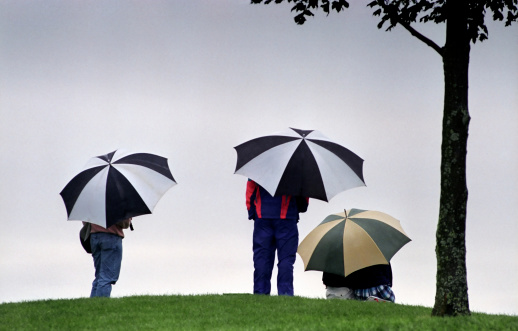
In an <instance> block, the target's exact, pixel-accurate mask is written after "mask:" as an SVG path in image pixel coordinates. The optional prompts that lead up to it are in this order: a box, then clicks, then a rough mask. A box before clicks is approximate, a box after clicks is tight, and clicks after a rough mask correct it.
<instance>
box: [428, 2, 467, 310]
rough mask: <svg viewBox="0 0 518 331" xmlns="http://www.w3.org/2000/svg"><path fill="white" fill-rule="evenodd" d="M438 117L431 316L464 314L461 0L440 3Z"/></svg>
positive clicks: (463, 18) (464, 103)
mask: <svg viewBox="0 0 518 331" xmlns="http://www.w3.org/2000/svg"><path fill="white" fill-rule="evenodd" d="M446 6H447V7H446V9H447V12H448V14H447V15H448V16H447V23H446V44H445V46H444V53H443V65H444V115H443V116H444V117H443V132H442V146H441V153H442V158H441V199H440V211H439V222H438V225H437V234H436V240H437V243H436V249H435V251H436V256H437V280H436V286H437V288H436V294H435V305H434V307H433V310H432V316H456V315H469V314H470V311H469V302H468V282H467V274H466V241H465V235H466V205H467V201H468V189H467V186H466V154H467V143H468V128H469V121H470V116H469V112H468V67H469V52H470V40H469V38H468V35H467V1H465V0H450V1H448V2H447V4H446Z"/></svg>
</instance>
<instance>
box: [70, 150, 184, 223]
mask: <svg viewBox="0 0 518 331" xmlns="http://www.w3.org/2000/svg"><path fill="white" fill-rule="evenodd" d="M174 185H176V181H175V180H174V178H173V175H172V174H171V171H170V170H169V166H168V164H167V159H166V158H164V157H161V156H158V155H154V154H148V153H134V154H128V153H125V152H123V151H121V150H116V151H114V152H111V153H108V154H106V155H101V156H97V157H94V158H92V159H90V160H89V161H88V163H87V164H86V166H85V169H84V170H83V171H82V172H81V173H79V174H78V175H77V176H75V177H74V178H73V179H72V180H71V181H70V182H69V183H68V184H67V185H66V186H65V188H64V189H63V190H62V191H61V193H60V194H61V197H62V198H63V201H64V202H65V207H66V209H67V213H68V220H69V221H70V220H78V221H86V222H90V223H94V224H98V225H100V226H102V227H105V228H107V227H110V226H111V225H113V224H116V223H118V222H119V221H122V220H124V219H127V218H130V217H134V216H139V215H144V214H151V212H152V211H153V209H154V208H155V205H156V204H157V202H158V200H160V198H161V197H162V196H163V195H164V194H165V192H166V191H167V190H168V189H170V188H171V187H173V186H174Z"/></svg>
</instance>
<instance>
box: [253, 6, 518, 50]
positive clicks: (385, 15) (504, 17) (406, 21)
mask: <svg viewBox="0 0 518 331" xmlns="http://www.w3.org/2000/svg"><path fill="white" fill-rule="evenodd" d="M272 1H273V0H251V3H253V4H258V3H264V4H266V5H267V4H269V3H271V2H272ZM455 1H458V0H455ZM282 2H284V0H275V3H277V4H278V3H282ZM286 2H288V3H291V2H292V3H294V6H293V7H292V9H291V11H295V12H297V13H298V14H297V15H296V16H295V17H294V20H295V22H296V23H297V24H304V23H305V22H306V20H307V18H306V17H310V16H314V13H313V11H314V10H318V9H319V8H321V9H322V10H323V11H324V12H325V13H326V14H328V15H329V12H330V11H332V10H334V11H336V12H340V11H342V10H344V9H345V8H348V7H349V3H348V2H347V1H346V0H335V1H330V0H286ZM446 4H447V1H446V0H428V1H426V0H374V1H371V2H370V3H369V4H368V6H369V7H371V8H373V9H375V10H374V12H373V15H374V16H380V22H379V24H378V28H380V29H381V28H382V27H383V26H384V25H385V23H388V27H387V31H390V30H392V29H393V28H394V27H395V26H396V25H397V24H401V25H403V26H408V25H410V24H411V23H415V22H421V23H427V22H434V23H445V22H446V20H447V14H446V13H447V10H446ZM467 4H468V6H467V8H468V9H467V10H468V13H467V14H468V17H469V20H468V32H469V38H470V40H471V41H472V42H473V43H474V42H476V41H477V40H478V41H484V40H485V39H487V38H488V34H489V32H488V30H487V26H486V24H485V17H486V12H487V11H491V12H492V17H493V20H495V21H505V25H506V26H509V25H511V24H512V23H513V22H516V21H517V20H518V0H468V1H467Z"/></svg>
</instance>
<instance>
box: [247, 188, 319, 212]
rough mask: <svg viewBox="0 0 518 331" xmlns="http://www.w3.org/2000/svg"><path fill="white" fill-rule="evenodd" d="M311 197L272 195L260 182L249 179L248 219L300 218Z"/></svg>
mask: <svg viewBox="0 0 518 331" xmlns="http://www.w3.org/2000/svg"><path fill="white" fill-rule="evenodd" d="M308 203H309V199H308V198H304V197H293V196H291V195H283V196H276V197H272V196H271V195H270V193H268V191H266V190H265V189H264V188H263V187H261V186H260V185H259V184H257V183H256V182H254V181H253V180H250V179H249V180H248V182H247V184H246V209H248V219H250V220H251V219H253V220H255V219H256V218H267V219H295V220H298V219H299V213H304V212H306V210H307V209H308Z"/></svg>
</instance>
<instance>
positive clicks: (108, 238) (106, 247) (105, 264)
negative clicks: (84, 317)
mask: <svg viewBox="0 0 518 331" xmlns="http://www.w3.org/2000/svg"><path fill="white" fill-rule="evenodd" d="M130 225H131V218H128V219H126V220H124V221H121V222H119V223H117V224H114V225H112V226H110V227H109V228H103V227H102V226H99V225H97V224H93V223H92V227H91V230H90V245H91V246H92V257H93V260H94V267H95V279H94V281H93V282H92V291H91V292H90V297H91V298H93V297H110V295H111V291H112V285H115V283H116V282H117V280H119V274H120V270H121V263H122V239H123V238H124V231H123V229H127V228H128V227H129V226H130Z"/></svg>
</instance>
